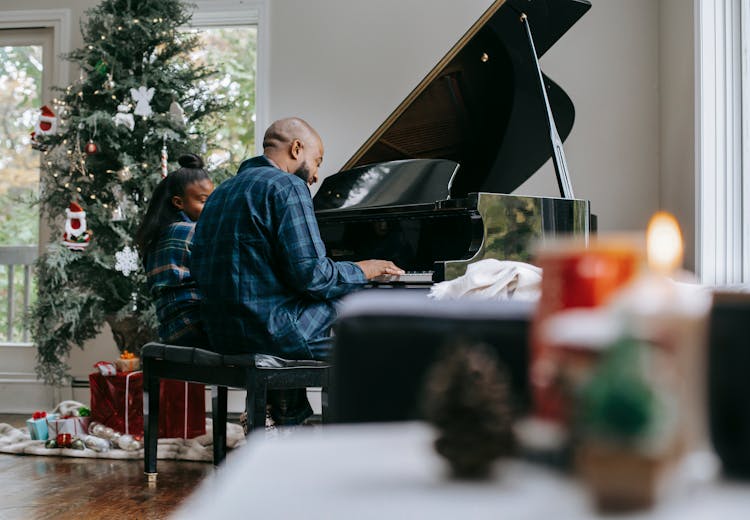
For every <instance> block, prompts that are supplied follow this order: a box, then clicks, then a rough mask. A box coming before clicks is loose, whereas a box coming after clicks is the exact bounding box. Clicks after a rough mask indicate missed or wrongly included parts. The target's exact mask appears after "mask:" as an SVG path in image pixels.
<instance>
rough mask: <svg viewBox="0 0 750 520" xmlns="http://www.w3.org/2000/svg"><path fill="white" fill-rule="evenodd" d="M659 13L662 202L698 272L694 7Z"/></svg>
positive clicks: (669, 0)
mask: <svg viewBox="0 0 750 520" xmlns="http://www.w3.org/2000/svg"><path fill="white" fill-rule="evenodd" d="M659 7H660V9H659V29H660V30H659V68H660V71H661V72H660V83H659V104H660V107H659V108H660V116H661V118H660V121H661V136H660V152H661V153H660V172H661V175H660V177H659V178H660V187H659V192H660V198H661V205H662V207H663V208H664V209H666V210H668V211H670V212H672V213H674V215H675V216H676V217H677V220H678V221H679V222H680V226H681V227H682V231H683V235H684V237H685V267H686V268H687V269H689V270H691V271H693V270H695V258H696V254H697V252H696V251H695V244H696V238H695V233H696V229H697V228H696V224H695V216H696V202H695V109H694V106H695V52H694V47H695V37H694V29H693V28H694V24H695V15H694V13H693V2H686V1H685V0H661V2H660V6H659Z"/></svg>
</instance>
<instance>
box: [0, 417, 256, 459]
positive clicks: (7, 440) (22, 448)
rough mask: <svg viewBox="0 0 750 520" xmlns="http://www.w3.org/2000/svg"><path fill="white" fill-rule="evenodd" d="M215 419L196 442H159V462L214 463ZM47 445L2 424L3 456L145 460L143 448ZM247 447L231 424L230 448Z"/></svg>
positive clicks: (0, 450)
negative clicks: (134, 449) (78, 448)
mask: <svg viewBox="0 0 750 520" xmlns="http://www.w3.org/2000/svg"><path fill="white" fill-rule="evenodd" d="M212 430H213V428H212V423H211V419H206V433H205V434H204V435H201V436H199V437H195V438H193V439H159V445H158V448H157V450H156V457H157V458H158V459H171V460H192V461H203V462H212V461H213V442H212V441H213V438H212V433H213V432H212ZM44 443H45V441H35V440H31V437H30V436H29V432H28V430H27V429H26V428H14V427H13V426H11V425H9V424H6V423H0V453H12V454H16V455H48V456H49V455H52V456H57V457H81V458H90V459H142V458H143V448H141V449H140V450H136V451H127V450H122V449H119V448H117V449H114V448H113V449H110V450H109V451H103V452H97V451H94V450H92V449H89V448H86V449H83V450H74V449H70V448H52V449H48V448H45V447H44ZM243 444H245V436H244V434H243V432H242V426H240V425H239V424H233V423H227V448H236V447H238V446H241V445H243Z"/></svg>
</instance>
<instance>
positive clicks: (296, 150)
mask: <svg viewBox="0 0 750 520" xmlns="http://www.w3.org/2000/svg"><path fill="white" fill-rule="evenodd" d="M303 147H304V145H303V144H302V141H300V140H299V139H293V140H292V144H291V146H290V147H289V153H290V154H291V156H292V159H294V160H295V161H296V160H297V159H299V154H301V153H302V148H303Z"/></svg>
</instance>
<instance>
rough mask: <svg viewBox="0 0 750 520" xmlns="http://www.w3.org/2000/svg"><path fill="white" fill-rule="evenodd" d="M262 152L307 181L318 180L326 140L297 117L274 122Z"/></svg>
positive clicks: (267, 134) (282, 167)
mask: <svg viewBox="0 0 750 520" xmlns="http://www.w3.org/2000/svg"><path fill="white" fill-rule="evenodd" d="M263 153H264V154H265V156H266V157H268V158H269V159H271V160H272V161H273V162H275V163H276V165H277V166H278V167H279V168H281V169H282V170H284V171H285V172H288V173H293V174H294V175H296V176H297V177H299V178H300V179H302V180H303V181H305V182H306V183H307V184H309V185H312V184H314V183H316V182H318V168H319V167H320V164H321V163H322V162H323V141H322V140H321V139H320V136H319V135H318V132H316V131H315V129H314V128H313V127H311V126H310V125H309V124H307V122H305V121H304V120H302V119H300V118H298V117H289V118H286V119H279V120H278V121H275V122H274V123H273V124H272V125H271V126H269V127H268V130H266V133H265V135H264V136H263Z"/></svg>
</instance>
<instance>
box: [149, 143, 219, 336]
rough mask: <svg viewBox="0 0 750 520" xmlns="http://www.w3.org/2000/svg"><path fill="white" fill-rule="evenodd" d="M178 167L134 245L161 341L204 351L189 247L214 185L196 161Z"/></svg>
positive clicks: (186, 158) (157, 193) (186, 159)
mask: <svg viewBox="0 0 750 520" xmlns="http://www.w3.org/2000/svg"><path fill="white" fill-rule="evenodd" d="M178 162H179V163H180V166H181V168H180V169H178V170H176V171H174V172H172V173H170V174H169V175H168V176H167V177H166V178H164V179H163V180H162V181H161V182H160V183H159V185H158V186H157V187H156V190H154V193H153V195H152V197H151V202H150V203H149V206H148V210H147V211H146V216H145V217H144V218H143V222H142V223H141V226H140V227H139V228H138V232H137V234H136V239H135V240H136V244H137V246H138V249H139V250H140V252H141V256H142V257H143V263H144V266H145V269H146V278H147V281H148V286H149V290H150V291H151V295H152V296H153V297H154V300H155V301H156V314H157V317H158V319H159V337H160V339H161V341H162V342H164V343H169V344H172V345H183V346H188V347H202V348H206V347H208V345H209V342H208V338H207V337H206V333H205V331H204V330H203V326H202V325H201V321H200V295H199V294H198V291H197V287H196V283H195V280H193V278H192V276H190V245H191V243H192V240H193V232H194V230H195V222H196V221H197V220H198V217H199V216H200V214H201V211H203V205H204V204H205V202H206V199H207V198H208V196H209V195H211V192H212V191H214V185H213V183H212V182H211V179H209V177H208V174H207V173H206V170H204V169H203V160H202V159H201V158H200V157H198V156H197V155H194V154H187V155H183V156H181V157H180V158H179V159H178Z"/></svg>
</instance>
